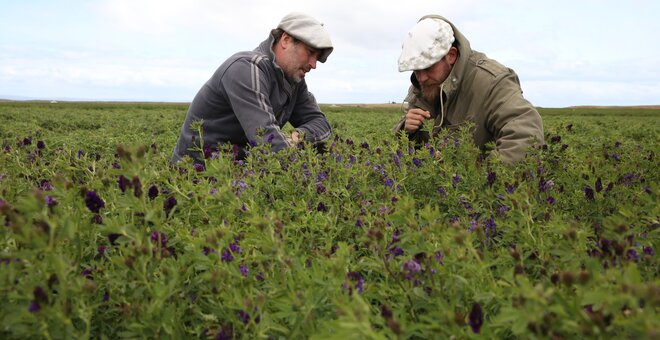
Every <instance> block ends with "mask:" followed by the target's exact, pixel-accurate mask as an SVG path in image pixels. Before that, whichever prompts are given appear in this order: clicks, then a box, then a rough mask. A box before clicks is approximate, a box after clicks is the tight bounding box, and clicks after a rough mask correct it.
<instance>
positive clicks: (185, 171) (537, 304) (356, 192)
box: [0, 102, 660, 339]
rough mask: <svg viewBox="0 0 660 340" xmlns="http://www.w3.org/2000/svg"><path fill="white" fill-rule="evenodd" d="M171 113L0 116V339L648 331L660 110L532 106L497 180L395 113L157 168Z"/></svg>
mask: <svg viewBox="0 0 660 340" xmlns="http://www.w3.org/2000/svg"><path fill="white" fill-rule="evenodd" d="M186 109H187V105H185V104H117V103H116V104H112V103H56V104H50V103H29V102H28V103H26V102H0V120H1V121H2V122H3V124H2V125H1V126H0V142H1V143H2V147H3V150H0V164H2V165H1V166H0V221H1V222H2V224H3V226H2V227H0V297H1V300H0V323H1V324H0V336H1V337H2V338H4V339H13V338H79V337H84V338H90V337H93V338H127V337H131V338H133V337H139V338H191V337H193V338H217V339H229V338H337V339H347V338H367V339H387V338H419V339H427V338H449V337H451V336H455V337H456V338H478V337H486V338H559V339H561V338H584V337H593V338H656V339H657V338H658V337H659V336H660V317H658V311H659V309H660V280H659V279H658V269H659V268H658V260H657V255H656V253H655V252H656V251H658V239H659V234H658V233H659V231H658V220H659V218H658V216H660V212H659V208H658V201H657V195H658V189H659V188H658V176H659V173H660V172H659V171H658V169H660V164H659V161H658V158H657V157H656V153H657V151H658V150H659V149H658V147H659V144H660V140H659V139H658V136H660V133H659V132H660V131H659V130H660V124H659V122H660V115H659V113H658V110H653V109H623V108H619V109H587V108H581V109H541V110H540V112H541V115H542V117H543V119H544V124H545V130H546V143H547V144H546V145H545V146H544V147H542V148H539V149H535V150H533V151H532V152H531V153H530V155H529V156H528V157H527V158H526V159H525V161H524V162H522V163H520V164H517V165H516V166H506V165H502V164H499V163H497V162H496V161H495V160H494V159H491V158H488V157H483V156H482V155H481V154H480V152H479V150H477V149H476V148H475V147H473V146H472V145H471V143H470V142H469V141H470V137H469V134H468V132H467V131H466V130H463V131H460V132H457V133H455V134H452V135H444V136H441V138H438V139H436V140H435V141H434V142H433V143H431V144H428V145H426V146H424V147H421V148H419V149H415V148H413V147H412V146H410V145H408V143H407V141H405V140H404V139H397V138H395V137H394V136H393V135H391V133H390V128H391V127H392V126H393V125H394V123H395V122H396V121H397V120H398V119H399V117H400V115H401V113H400V110H399V109H398V108H396V107H391V106H383V107H371V106H334V105H333V106H325V107H323V109H324V110H325V111H326V113H327V114H328V118H329V120H330V121H331V123H332V124H333V128H334V132H335V134H334V138H333V140H331V141H330V142H329V143H328V145H327V150H326V151H325V152H324V153H317V152H316V151H315V150H313V149H312V148H310V147H309V146H307V145H303V146H302V147H300V148H298V149H292V150H285V151H282V152H279V153H277V154H270V153H269V151H268V146H267V145H266V146H259V147H255V148H253V149H252V150H251V152H250V155H249V157H248V159H247V160H246V161H245V162H234V161H233V159H232V155H231V152H230V150H227V151H226V152H221V153H219V154H214V155H209V156H211V157H210V158H209V159H207V161H206V164H205V166H204V167H202V166H198V167H194V166H192V164H182V165H181V166H180V167H172V166H170V165H169V158H170V155H171V151H172V147H173V146H174V143H175V141H176V137H177V135H178V130H179V128H180V124H181V122H182V120H183V116H184V114H185V111H186Z"/></svg>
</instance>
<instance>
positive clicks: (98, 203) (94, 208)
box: [85, 191, 105, 213]
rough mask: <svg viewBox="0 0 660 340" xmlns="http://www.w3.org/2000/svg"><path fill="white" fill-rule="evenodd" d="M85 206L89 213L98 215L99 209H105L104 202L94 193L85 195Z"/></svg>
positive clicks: (89, 192)
mask: <svg viewBox="0 0 660 340" xmlns="http://www.w3.org/2000/svg"><path fill="white" fill-rule="evenodd" d="M85 205H86V206H87V208H88V209H89V210H90V211H91V212H93V213H98V212H99V211H100V210H101V208H103V207H105V202H103V200H102V199H101V197H99V195H97V194H96V192H94V191H88V192H87V194H85Z"/></svg>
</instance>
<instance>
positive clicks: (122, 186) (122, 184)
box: [117, 175, 131, 192]
mask: <svg viewBox="0 0 660 340" xmlns="http://www.w3.org/2000/svg"><path fill="white" fill-rule="evenodd" d="M117 185H118V186H119V190H121V192H126V188H127V187H131V182H130V181H129V180H128V178H126V177H124V175H119V179H118V180H117Z"/></svg>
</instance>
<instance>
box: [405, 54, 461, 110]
mask: <svg viewBox="0 0 660 340" xmlns="http://www.w3.org/2000/svg"><path fill="white" fill-rule="evenodd" d="M454 61H455V57H454V56H453V55H452V53H448V54H447V55H446V56H444V57H443V58H442V59H440V61H438V62H437V63H435V64H433V65H431V66H429V67H428V68H425V69H423V70H416V71H415V77H416V78H417V81H419V85H420V86H421V87H422V95H423V96H424V99H426V100H428V101H430V102H433V101H435V100H436V99H438V98H439V96H440V85H442V83H443V82H444V81H445V79H447V77H448V76H449V73H451V69H452V65H453V64H454Z"/></svg>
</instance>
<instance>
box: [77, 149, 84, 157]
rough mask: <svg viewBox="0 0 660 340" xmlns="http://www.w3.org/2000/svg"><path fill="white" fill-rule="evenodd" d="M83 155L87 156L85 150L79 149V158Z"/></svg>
mask: <svg viewBox="0 0 660 340" xmlns="http://www.w3.org/2000/svg"><path fill="white" fill-rule="evenodd" d="M83 157H85V151H83V150H78V158H83Z"/></svg>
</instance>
